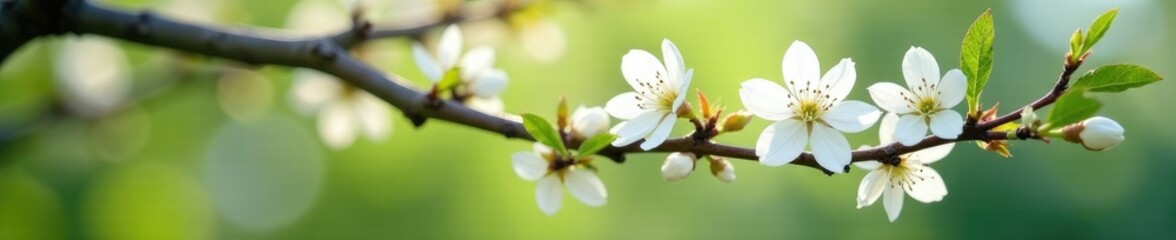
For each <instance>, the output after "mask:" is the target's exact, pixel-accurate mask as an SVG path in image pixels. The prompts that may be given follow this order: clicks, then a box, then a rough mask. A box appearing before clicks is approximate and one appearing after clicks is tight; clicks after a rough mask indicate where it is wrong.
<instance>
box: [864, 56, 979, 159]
mask: <svg viewBox="0 0 1176 240" xmlns="http://www.w3.org/2000/svg"><path fill="white" fill-rule="evenodd" d="M902 75H903V78H905V79H906V84H907V88H906V89H904V88H902V87H901V86H899V85H898V84H894V83H890V82H880V83H875V84H874V85H873V86H870V87H869V88H868V89H869V91H870V97H871V98H873V99H874V103H876V104H878V106H879V107H882V109H885V110H886V111H889V112H892V113H896V114H899V115H900V116H901V117H900V118H899V120H898V126H897V127H896V128H895V130H896V132H894V133H893V134H894V136H895V137H896V138H898V142H900V143H902V144H903V145H907V146H911V145H915V144H916V143H919V141H922V140H923V137H924V136H926V134H927V130H928V128H930V130H931V133H933V134H935V136H937V137H939V138H943V139H955V138H956V137H957V136H959V135H960V133H962V132H963V126H964V118H963V116H961V115H960V113H959V112H956V111H954V110H951V108H952V107H955V106H956V105H958V104H959V103H960V101H962V100H963V99H964V95H965V91H966V90H967V88H968V85H967V84H968V83H967V79H966V77H964V73H963V72H961V71H960V70H959V69H952V70H950V71H947V74H945V75H943V78H942V81H940V77H939V63H937V62H936V61H935V57H934V56H931V53H930V52H927V50H925V49H923V48H919V47H911V49H910V50H907V52H906V55H905V56H904V57H903V59H902Z"/></svg>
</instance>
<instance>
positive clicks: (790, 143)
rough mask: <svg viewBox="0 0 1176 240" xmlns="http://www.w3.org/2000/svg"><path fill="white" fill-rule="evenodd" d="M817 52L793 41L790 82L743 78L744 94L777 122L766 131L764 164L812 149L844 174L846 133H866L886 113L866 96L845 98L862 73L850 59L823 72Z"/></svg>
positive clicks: (760, 144)
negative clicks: (744, 80)
mask: <svg viewBox="0 0 1176 240" xmlns="http://www.w3.org/2000/svg"><path fill="white" fill-rule="evenodd" d="M820 66H821V65H820V63H819V62H818V60H817V54H816V53H814V52H813V50H812V48H809V46H808V45H807V44H805V43H804V42H801V41H796V42H793V43H792V46H790V47H789V48H788V51H787V52H785V53H784V61H783V63H782V64H781V67H782V68H783V73H784V84H785V86H787V87H788V88H787V89H785V88H783V87H780V84H777V83H774V82H771V81H768V80H764V79H760V78H755V79H751V80H748V81H746V82H743V86H742V88H740V89H739V97H740V98H741V99H742V100H743V106H744V107H745V108H747V110H749V111H751V113H753V114H755V115H756V116H758V117H760V118H763V119H767V120H770V121H775V123H772V125H769V126H768V127H767V128H765V129H764V131H763V133H761V134H760V137H759V140H758V141H756V144H755V155H756V156H759V158H760V163H762V164H764V165H768V166H780V165H784V164H787V163H789V162H792V160H794V159H796V157H798V156H800V153H801V152H802V151H804V148H805V145H806V144H807V145H809V147H811V148H812V151H813V156H814V157H815V158H816V160H817V163H819V164H820V165H821V167H824V168H825V169H826V170H829V171H832V172H836V173H840V172H843V171H844V168H845V166H846V165H848V164H849V162H850V149H849V141H847V140H846V139H845V136H844V135H842V134H841V132H849V133H854V132H860V131H862V130H865V129H866V128H869V127H870V126H873V125H874V122H875V121H878V116H879V115H881V112H880V111H878V109H877V108H875V107H874V106H871V105H870V104H866V103H864V102H861V101H844V100H845V97H846V96H848V95H849V91H850V90H852V89H853V84H854V81H856V80H857V73H856V72H855V69H854V63H853V61H852V60H850V59H849V58H845V59H842V60H841V62H840V63H838V64H837V65H836V66H833V68H832V69H829V72H827V73H825V76H824V77H822V76H821V73H820V71H821V69H820Z"/></svg>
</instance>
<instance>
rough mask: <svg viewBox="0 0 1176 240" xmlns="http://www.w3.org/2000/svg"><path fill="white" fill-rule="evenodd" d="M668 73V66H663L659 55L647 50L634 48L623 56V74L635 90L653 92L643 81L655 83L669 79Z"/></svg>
mask: <svg viewBox="0 0 1176 240" xmlns="http://www.w3.org/2000/svg"><path fill="white" fill-rule="evenodd" d="M666 74H667V73H666V67H665V66H662V63H661V62H660V61H658V60H657V57H654V56H653V54H650V53H649V52H646V51H645V50H641V49H633V50H630V51H629V53H626V54H625V56H623V57H621V75H624V76H625V81H627V82H629V86H631V87H633V89H634V90H637V91H645V92H651V91H650V90H646V89H647V87H646V86H643V85H642V83H643V82H644V83H650V84H654V83H659V82H661V81H669V80H668V79H667V78H669V76H668V75H666ZM667 90H673V89H667Z"/></svg>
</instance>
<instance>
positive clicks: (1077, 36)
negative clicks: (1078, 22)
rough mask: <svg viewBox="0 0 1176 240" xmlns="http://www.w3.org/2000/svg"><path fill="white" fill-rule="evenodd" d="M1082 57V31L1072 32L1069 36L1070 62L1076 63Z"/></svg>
mask: <svg viewBox="0 0 1176 240" xmlns="http://www.w3.org/2000/svg"><path fill="white" fill-rule="evenodd" d="M1080 56H1082V29H1078V30H1074V34H1073V35H1070V61H1077V60H1078V57H1080Z"/></svg>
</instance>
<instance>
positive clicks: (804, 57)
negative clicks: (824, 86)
mask: <svg viewBox="0 0 1176 240" xmlns="http://www.w3.org/2000/svg"><path fill="white" fill-rule="evenodd" d="M780 68H781V69H782V71H783V72H784V84H785V85H786V86H788V89H797V88H800V87H804V86H809V85H812V84H817V81H819V80H820V79H821V63H820V61H818V60H817V53H816V52H813V49H812V48H810V47H809V46H808V44H805V43H804V42H801V41H795V42H792V46H789V47H788V51H786V52H784V62H783V63H781V64H780Z"/></svg>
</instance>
